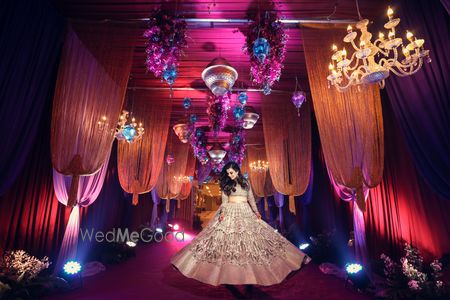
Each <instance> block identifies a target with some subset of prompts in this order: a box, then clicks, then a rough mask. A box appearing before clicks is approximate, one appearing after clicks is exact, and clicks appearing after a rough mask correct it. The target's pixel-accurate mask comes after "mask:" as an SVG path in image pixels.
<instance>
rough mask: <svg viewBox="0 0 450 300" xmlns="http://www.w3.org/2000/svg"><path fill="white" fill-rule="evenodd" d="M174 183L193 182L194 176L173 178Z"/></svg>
mask: <svg viewBox="0 0 450 300" xmlns="http://www.w3.org/2000/svg"><path fill="white" fill-rule="evenodd" d="M173 181H175V182H178V183H188V182H191V181H192V176H181V175H180V176H173Z"/></svg>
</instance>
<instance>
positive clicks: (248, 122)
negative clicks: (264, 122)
mask: <svg viewBox="0 0 450 300" xmlns="http://www.w3.org/2000/svg"><path fill="white" fill-rule="evenodd" d="M258 119H259V115H258V114H257V113H253V112H246V113H245V114H244V117H243V118H242V120H243V121H244V123H243V124H242V127H244V129H252V128H253V126H255V124H256V122H257V121H258Z"/></svg>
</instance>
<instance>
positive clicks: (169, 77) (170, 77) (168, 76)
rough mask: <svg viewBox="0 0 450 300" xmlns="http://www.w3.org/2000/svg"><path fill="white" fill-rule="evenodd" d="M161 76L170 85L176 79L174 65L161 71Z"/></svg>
mask: <svg viewBox="0 0 450 300" xmlns="http://www.w3.org/2000/svg"><path fill="white" fill-rule="evenodd" d="M163 78H164V80H165V81H166V82H167V83H168V84H169V85H172V84H173V83H174V82H175V79H177V68H176V67H175V66H174V65H172V66H170V67H167V68H166V70H165V71H164V73H163Z"/></svg>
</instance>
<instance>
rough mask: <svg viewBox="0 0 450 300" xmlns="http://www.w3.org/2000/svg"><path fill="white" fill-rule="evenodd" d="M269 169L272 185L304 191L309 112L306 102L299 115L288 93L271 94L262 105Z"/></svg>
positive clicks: (287, 191) (282, 190)
mask: <svg viewBox="0 0 450 300" xmlns="http://www.w3.org/2000/svg"><path fill="white" fill-rule="evenodd" d="M262 118H263V130H264V140H265V148H266V155H267V159H268V161H269V172H270V176H271V178H272V183H273V185H274V187H275V189H276V190H277V191H278V192H280V193H282V194H285V195H291V196H298V195H301V194H303V193H304V192H305V190H306V188H307V187H308V183H309V177H310V176H309V174H310V172H311V116H310V106H309V102H306V103H304V104H303V106H302V107H301V108H300V117H299V116H298V115H297V110H296V109H295V107H294V105H293V104H292V103H291V101H290V97H289V96H276V95H275V96H272V97H268V99H265V100H264V103H263V107H262Z"/></svg>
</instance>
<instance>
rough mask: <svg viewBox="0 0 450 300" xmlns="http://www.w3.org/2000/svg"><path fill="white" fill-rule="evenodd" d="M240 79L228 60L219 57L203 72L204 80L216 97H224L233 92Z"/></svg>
mask: <svg viewBox="0 0 450 300" xmlns="http://www.w3.org/2000/svg"><path fill="white" fill-rule="evenodd" d="M237 78H238V73H237V71H236V69H235V68H233V67H232V66H231V65H230V64H229V63H228V61H227V60H226V59H224V58H222V57H217V58H215V59H213V61H212V62H211V63H210V64H209V65H208V66H207V67H206V68H205V69H204V70H203V72H202V79H203V81H204V82H205V83H206V85H207V86H208V88H209V89H210V90H211V92H212V93H213V94H214V95H216V96H223V95H225V94H226V93H227V92H230V91H231V88H232V87H233V85H234V83H235V82H236V80H237Z"/></svg>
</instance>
